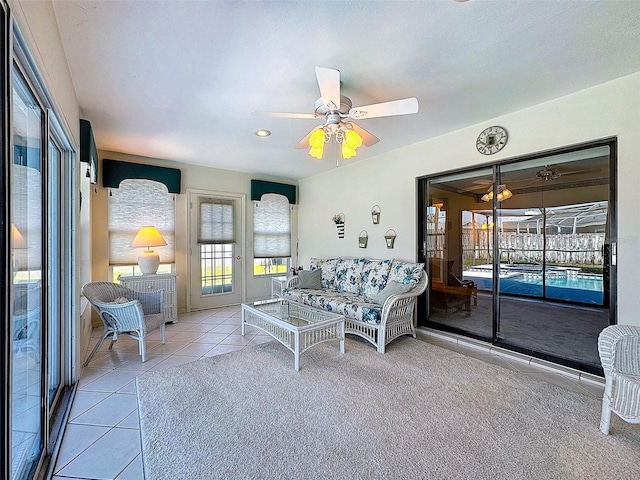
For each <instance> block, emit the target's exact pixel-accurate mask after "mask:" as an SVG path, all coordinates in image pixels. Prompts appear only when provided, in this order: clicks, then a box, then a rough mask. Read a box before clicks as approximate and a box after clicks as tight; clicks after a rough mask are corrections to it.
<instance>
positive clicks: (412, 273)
mask: <svg viewBox="0 0 640 480" xmlns="http://www.w3.org/2000/svg"><path fill="white" fill-rule="evenodd" d="M423 271H424V263H409V262H404V261H402V260H394V261H393V263H392V264H391V270H390V271H389V280H393V281H394V282H398V283H405V284H410V285H412V286H416V285H417V284H418V282H419V281H420V277H421V276H422V272H423Z"/></svg>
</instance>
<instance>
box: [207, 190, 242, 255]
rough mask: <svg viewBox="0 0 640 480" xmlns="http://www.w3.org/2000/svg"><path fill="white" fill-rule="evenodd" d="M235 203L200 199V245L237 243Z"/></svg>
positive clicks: (215, 199)
mask: <svg viewBox="0 0 640 480" xmlns="http://www.w3.org/2000/svg"><path fill="white" fill-rule="evenodd" d="M233 211H234V201H233V200H229V199H225V198H212V197H199V198H198V213H199V215H200V221H199V222H198V224H199V226H200V228H199V229H198V243H200V244H208V245H212V244H227V243H236V234H235V232H236V226H235V218H234V213H233Z"/></svg>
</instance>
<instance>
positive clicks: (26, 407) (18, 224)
mask: <svg viewBox="0 0 640 480" xmlns="http://www.w3.org/2000/svg"><path fill="white" fill-rule="evenodd" d="M13 82H14V84H13V85H14V91H13V163H12V165H11V213H10V220H11V233H12V235H11V260H12V272H11V277H12V284H11V293H12V295H11V298H12V302H11V321H12V329H11V331H12V346H13V348H12V360H13V362H12V372H11V383H12V384H11V391H12V403H11V478H12V479H14V478H15V479H20V478H27V477H29V476H30V475H31V474H32V472H33V471H34V470H35V468H36V466H37V462H38V460H39V458H40V453H41V451H42V448H43V442H42V439H43V424H42V418H43V404H42V402H41V389H42V380H43V379H42V372H43V358H42V352H43V345H42V339H43V333H44V331H45V330H44V328H43V319H44V316H43V308H42V298H43V295H42V288H43V285H42V280H43V279H42V261H43V250H42V238H43V237H42V234H43V212H42V191H43V181H44V179H43V178H44V177H43V165H42V131H43V122H44V116H43V111H42V109H41V108H40V106H39V105H38V103H37V102H36V99H35V98H34V96H33V95H32V93H31V91H30V90H29V88H28V87H27V84H26V82H25V81H24V79H23V78H22V76H21V75H20V74H19V73H17V72H16V73H15V74H14V75H13Z"/></svg>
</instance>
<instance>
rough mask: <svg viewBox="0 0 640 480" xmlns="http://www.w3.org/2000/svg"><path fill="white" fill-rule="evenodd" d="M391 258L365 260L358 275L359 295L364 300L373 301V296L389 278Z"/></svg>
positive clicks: (382, 287)
mask: <svg viewBox="0 0 640 480" xmlns="http://www.w3.org/2000/svg"><path fill="white" fill-rule="evenodd" d="M390 268H391V260H366V261H365V262H364V265H363V267H362V273H361V275H360V291H359V292H358V293H360V295H362V296H364V298H365V299H366V300H369V301H373V298H374V297H375V296H376V295H378V293H380V292H381V291H382V290H383V289H384V287H385V285H386V284H387V279H388V278H389V270H390Z"/></svg>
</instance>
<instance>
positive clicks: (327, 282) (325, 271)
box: [310, 258, 339, 290]
mask: <svg viewBox="0 0 640 480" xmlns="http://www.w3.org/2000/svg"><path fill="white" fill-rule="evenodd" d="M338 260H339V259H338V258H329V259H328V260H323V259H321V258H312V259H311V263H310V269H311V270H322V288H328V289H331V290H333V289H335V277H336V265H337V264H338Z"/></svg>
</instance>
